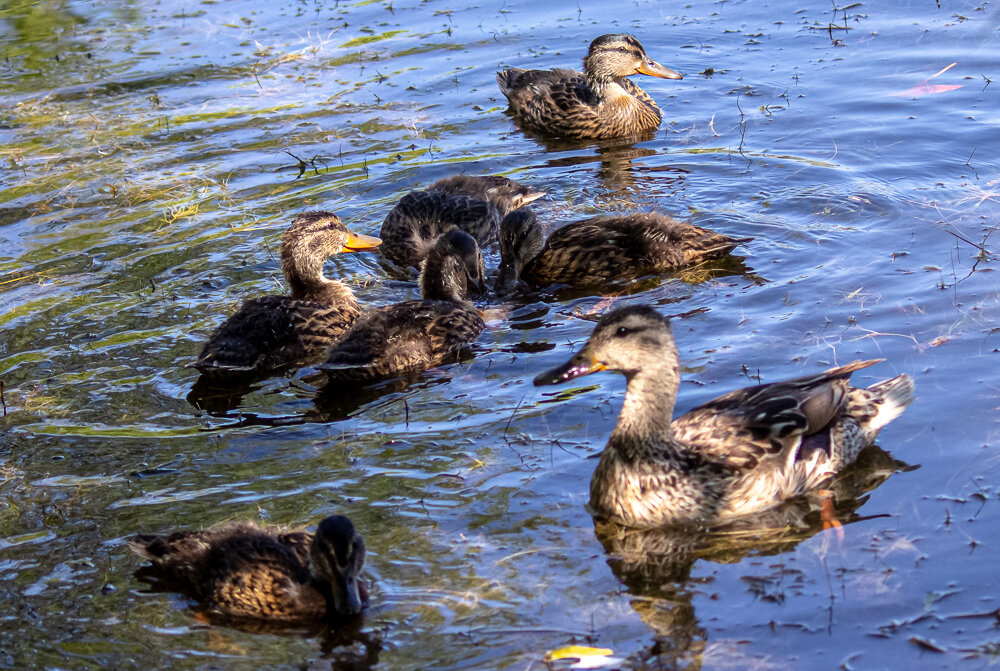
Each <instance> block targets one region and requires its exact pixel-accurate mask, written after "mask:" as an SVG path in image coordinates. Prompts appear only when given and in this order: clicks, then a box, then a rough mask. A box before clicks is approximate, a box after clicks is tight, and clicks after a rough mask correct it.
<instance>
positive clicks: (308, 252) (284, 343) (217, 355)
mask: <svg viewBox="0 0 1000 671" xmlns="http://www.w3.org/2000/svg"><path fill="white" fill-rule="evenodd" d="M381 242H382V241H381V240H380V239H379V238H376V237H373V236H370V235H362V234H360V233H353V232H352V231H350V230H349V229H348V228H347V226H345V225H344V223H343V222H342V221H341V220H340V217H338V216H337V215H336V214H334V213H332V212H326V211H315V212H304V213H302V214H300V215H298V216H297V217H295V219H294V221H293V222H292V225H291V226H290V227H289V228H288V230H286V231H285V232H284V234H283V235H282V239H281V269H282V272H283V274H284V276H285V282H286V283H287V284H288V287H289V289H290V292H291V293H290V295H288V296H262V297H259V298H252V299H250V300H247V301H244V302H243V304H242V305H241V306H240V308H239V310H237V311H236V313H235V314H234V315H233V316H231V317H230V318H229V319H227V320H226V321H224V322H223V323H222V324H221V325H220V326H219V327H218V328H217V329H215V331H214V332H213V333H212V335H211V337H210V338H209V340H208V342H207V343H206V344H205V346H204V347H203V348H202V350H201V354H199V355H198V358H197V360H195V361H194V362H193V363H191V364H189V366H190V367H192V368H196V369H198V370H199V371H200V372H201V373H202V375H207V376H209V377H220V376H237V375H252V376H266V375H268V374H271V373H274V372H276V371H278V370H280V369H282V368H286V367H289V366H291V365H294V364H297V363H303V362H307V361H313V360H316V359H317V358H320V357H322V355H323V354H324V353H325V351H326V348H327V347H329V346H330V344H331V343H334V342H337V341H339V340H340V339H341V338H342V337H343V336H344V335H346V334H347V330H348V329H349V328H350V326H351V324H353V323H354V321H355V320H356V319H357V318H358V316H359V315H360V314H361V308H360V306H359V305H358V301H357V299H355V297H354V294H353V293H352V292H351V289H350V288H349V287H348V286H347V285H345V284H344V283H342V282H339V281H337V280H332V279H329V278H327V277H325V276H324V275H323V264H324V262H325V261H326V259H327V258H329V257H331V256H333V255H335V254H340V253H344V252H357V251H362V250H370V249H374V248H376V247H378V246H379V245H380V244H381Z"/></svg>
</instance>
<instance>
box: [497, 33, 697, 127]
mask: <svg viewBox="0 0 1000 671" xmlns="http://www.w3.org/2000/svg"><path fill="white" fill-rule="evenodd" d="M634 74H644V75H651V76H653V77H660V78H662V79H683V76H682V75H681V74H680V73H678V72H675V71H673V70H671V69H670V68H667V67H664V66H662V65H660V64H659V63H657V62H656V61H654V60H653V59H651V58H650V57H649V56H647V55H646V50H645V49H644V48H643V47H642V45H641V44H639V40H637V39H635V37H634V36H632V35H627V34H624V33H621V34H618V35H601V36H600V37H598V38H597V39H596V40H594V41H593V42H591V43H590V49H588V51H587V56H586V58H584V59H583V73H582V74H581V73H579V72H577V71H576V70H565V69H561V68H559V69H556V70H522V69H520V68H508V69H506V70H504V71H502V72H498V73H497V84H499V85H500V91H501V92H502V93H503V94H504V95H505V96H506V97H507V101H508V102H509V103H510V109H511V111H512V112H513V113H514V116H515V117H516V118H517V119H518V120H519V121H520V122H521V124H522V125H523V126H525V127H527V128H528V129H530V130H533V131H535V132H538V133H542V134H544V135H550V136H556V137H566V138H576V139H604V138H613V137H622V136H626V135H638V134H641V133H644V132H647V131H652V130H655V129H657V128H658V127H659V126H660V108H659V107H657V106H656V103H655V102H653V99H652V98H651V97H650V96H649V94H648V93H646V92H645V91H643V90H642V89H641V88H639V87H638V86H637V85H636V84H634V83H632V82H631V81H630V80H628V79H626V77H629V76H630V75H634Z"/></svg>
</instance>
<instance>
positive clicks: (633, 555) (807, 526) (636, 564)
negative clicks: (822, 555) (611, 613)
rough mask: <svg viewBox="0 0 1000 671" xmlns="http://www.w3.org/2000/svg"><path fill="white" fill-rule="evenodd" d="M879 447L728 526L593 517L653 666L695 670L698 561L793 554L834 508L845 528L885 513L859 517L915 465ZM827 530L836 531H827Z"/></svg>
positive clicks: (700, 647)
mask: <svg viewBox="0 0 1000 671" xmlns="http://www.w3.org/2000/svg"><path fill="white" fill-rule="evenodd" d="M914 468H916V467H913V466H908V465H907V464H905V463H904V462H902V461H899V460H896V459H894V458H893V457H891V456H890V455H889V454H888V453H887V452H885V451H884V450H882V449H880V448H878V447H876V446H871V447H868V448H866V449H865V450H864V451H863V452H862V453H861V454H860V455H859V456H858V459H857V461H856V462H855V463H854V464H853V465H852V466H850V467H849V468H847V469H846V470H844V471H841V472H840V473H839V474H838V475H837V476H836V478H835V479H834V480H832V481H831V482H830V483H829V485H828V486H827V489H826V490H823V492H822V495H820V494H818V493H814V494H811V495H809V496H803V497H799V498H796V499H792V500H789V501H787V502H785V503H784V504H782V505H781V506H779V507H777V508H773V509H771V510H767V511H765V512H763V513H760V514H757V515H751V516H747V517H744V518H740V519H737V520H733V521H731V522H729V523H727V524H725V525H720V526H716V527H712V528H710V529H706V528H704V527H663V528H659V529H636V528H632V527H624V526H621V525H618V524H615V523H613V522H608V521H606V520H603V519H601V518H594V531H595V534H596V536H597V538H598V540H599V541H600V542H601V545H602V546H603V547H604V551H605V553H606V554H607V562H608V565H609V566H610V567H611V570H612V572H613V573H614V574H615V577H617V578H618V580H619V581H621V583H622V584H623V585H624V586H625V587H626V589H628V591H629V593H630V595H631V596H632V599H631V601H630V604H631V606H632V608H633V609H634V610H635V612H636V614H637V615H638V616H639V617H640V619H641V620H642V621H643V622H644V623H645V624H646V625H648V626H649V627H650V628H651V629H652V630H653V631H654V632H655V633H654V637H653V643H652V644H651V645H650V646H649V648H648V649H647V654H648V656H647V661H649V662H653V666H654V668H661V667H662V668H671V669H673V668H699V667H700V666H701V663H702V659H701V658H702V656H703V654H704V653H705V650H706V647H707V644H708V634H707V632H706V630H705V628H704V627H703V626H702V624H701V623H700V622H699V620H698V617H697V614H696V613H695V606H694V597H695V595H696V594H698V592H699V591H700V590H699V587H698V585H697V584H695V583H694V582H692V579H691V571H692V568H693V567H694V565H695V562H696V561H697V560H699V559H702V560H707V561H711V562H716V563H720V564H733V563H736V562H739V561H741V560H743V559H744V558H746V557H748V556H751V555H753V556H773V555H780V554H784V553H788V552H791V551H793V550H794V549H795V548H796V547H797V546H798V545H799V544H800V543H802V542H803V541H806V540H808V539H810V538H812V537H813V536H814V535H816V534H817V533H819V532H821V531H823V529H824V522H823V518H824V517H825V516H826V515H827V514H828V513H829V512H830V509H831V507H832V510H833V512H834V514H835V515H836V517H837V519H838V520H840V522H841V523H843V524H844V525H849V524H853V523H856V522H861V521H864V520H871V519H876V518H880V517H888V515H880V514H875V515H869V516H861V515H859V514H858V510H859V509H860V507H861V506H862V505H864V504H865V502H867V501H868V496H867V495H866V492H869V491H871V490H873V489H875V488H876V487H878V486H879V485H881V484H882V483H883V482H885V480H887V479H888V478H889V476H890V475H892V474H893V473H895V472H896V471H901V470H904V471H905V470H912V469H914ZM825 533H828V534H835V533H836V530H835V529H834V530H831V529H827V530H826V532H825Z"/></svg>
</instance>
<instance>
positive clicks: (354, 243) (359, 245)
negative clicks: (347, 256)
mask: <svg viewBox="0 0 1000 671" xmlns="http://www.w3.org/2000/svg"><path fill="white" fill-rule="evenodd" d="M381 244H382V239H381V238H376V237H375V236H374V235H365V234H363V233H354V232H353V231H352V232H351V233H350V234H349V235H348V236H347V242H345V243H344V251H345V252H361V251H364V250H366V249H375V248H376V247H378V246H379V245H381Z"/></svg>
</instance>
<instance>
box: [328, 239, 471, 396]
mask: <svg viewBox="0 0 1000 671" xmlns="http://www.w3.org/2000/svg"><path fill="white" fill-rule="evenodd" d="M483 271H484V268H483V257H482V254H481V253H480V250H479V247H478V246H477V245H476V242H475V240H473V239H472V237H471V236H469V235H468V234H466V233H464V232H462V231H459V230H451V231H449V232H447V233H445V234H444V235H442V236H441V237H440V238H439V239H438V241H437V243H436V244H435V245H434V247H433V248H432V249H431V251H430V253H429V254H428V255H427V258H426V260H425V261H424V265H423V269H422V270H421V272H420V289H421V295H422V296H423V300H417V301H405V302H403V303H397V304H395V305H389V306H386V307H383V308H378V309H374V310H369V311H368V312H366V313H365V314H363V315H362V316H361V318H360V319H358V321H357V322H356V323H355V324H354V326H353V327H352V328H351V330H350V332H349V333H348V334H347V337H346V338H344V340H343V342H341V343H340V344H339V345H337V346H336V347H335V348H333V350H331V352H330V355H329V356H328V357H327V361H326V363H324V364H320V366H319V369H320V370H321V371H322V373H321V374H320V375H318V376H317V378H314V379H313V380H312V381H315V382H317V383H319V384H323V383H325V384H326V385H327V387H328V388H329V387H331V386H333V388H336V387H337V386H338V385H342V384H353V383H365V382H371V381H374V380H379V379H383V378H387V377H392V376H395V375H399V374H400V373H403V372H410V371H417V370H422V369H425V368H429V367H431V366H436V365H438V364H440V363H441V362H443V361H444V360H445V359H446V358H447V357H449V356H451V355H454V354H455V353H457V352H458V351H459V350H460V349H461V348H463V347H465V346H466V345H468V344H470V343H471V342H473V341H474V340H475V339H476V338H477V337H479V334H480V333H482V330H483V328H484V324H483V319H482V317H480V315H479V311H478V310H477V309H476V307H475V306H474V305H472V304H471V303H469V302H468V301H466V300H465V298H466V290H467V288H468V287H469V286H473V287H475V288H476V289H477V290H478V291H480V292H482V291H483V290H484V289H485V287H484V286H483Z"/></svg>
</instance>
